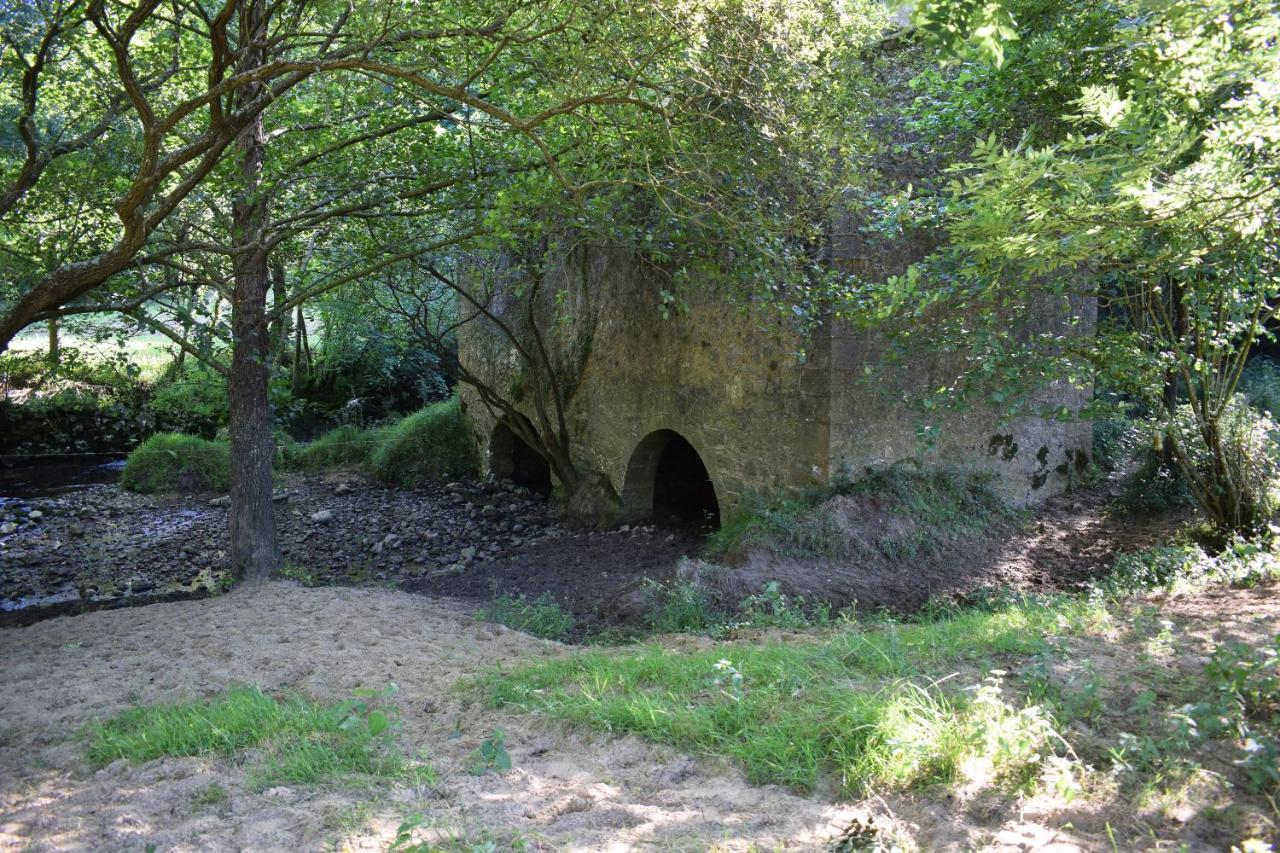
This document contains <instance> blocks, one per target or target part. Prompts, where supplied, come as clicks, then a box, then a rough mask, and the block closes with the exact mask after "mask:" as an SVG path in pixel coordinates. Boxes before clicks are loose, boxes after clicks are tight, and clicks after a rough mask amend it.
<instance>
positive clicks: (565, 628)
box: [478, 592, 577, 641]
mask: <svg viewBox="0 0 1280 853" xmlns="http://www.w3.org/2000/svg"><path fill="white" fill-rule="evenodd" d="M478 615H479V616H480V618H481V619H484V620H485V621H486V622H496V623H498V624H500V625H506V626H507V627H508V628H514V629H515V630H517V631H523V632H524V633H526V634H532V635H533V636H535V637H540V638H541V639H544V640H558V641H563V640H565V639H567V638H568V637H569V635H570V634H571V633H572V632H573V628H574V625H575V624H577V620H576V619H574V617H573V614H572V613H569V612H568V611H566V610H565V609H564V608H563V607H561V606H560V605H559V604H557V603H556V601H555V599H553V598H552V597H551V595H550V594H549V593H545V592H544V593H542V595H539V596H538V597H537V598H535V599H529V598H526V597H525V595H524V594H523V593H516V594H514V595H510V594H503V595H495V597H494V598H493V599H491V600H490V601H488V602H486V603H485V604H484V605H483V606H482V607H481V608H480V610H479V611H478Z"/></svg>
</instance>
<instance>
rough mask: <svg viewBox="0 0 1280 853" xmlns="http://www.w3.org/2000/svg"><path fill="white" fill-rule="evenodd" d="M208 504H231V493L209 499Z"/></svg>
mask: <svg viewBox="0 0 1280 853" xmlns="http://www.w3.org/2000/svg"><path fill="white" fill-rule="evenodd" d="M209 506H231V495H223V496H222V497H220V498H214V499H213V500H211V501H209Z"/></svg>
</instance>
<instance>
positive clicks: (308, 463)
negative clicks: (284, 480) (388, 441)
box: [285, 424, 385, 471]
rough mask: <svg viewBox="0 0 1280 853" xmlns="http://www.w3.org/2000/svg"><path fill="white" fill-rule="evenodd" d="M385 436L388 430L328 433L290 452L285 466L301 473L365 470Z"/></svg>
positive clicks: (348, 429) (350, 428)
mask: <svg viewBox="0 0 1280 853" xmlns="http://www.w3.org/2000/svg"><path fill="white" fill-rule="evenodd" d="M384 434H385V428H382V427H368V428H364V427H358V426H355V425H354V424H346V425H344V426H340V427H337V428H335V429H331V430H329V431H328V432H326V433H325V434H324V435H322V436H320V437H319V438H317V439H316V440H315V441H312V442H310V443H309V444H303V445H298V446H296V447H292V448H290V449H289V450H288V452H287V453H286V455H285V464H287V465H288V466H289V467H292V468H296V469H298V470H300V471H320V470H324V469H327V468H343V467H360V466H365V465H368V464H369V459H370V457H371V456H372V455H373V450H374V448H375V447H376V446H377V444H378V442H379V441H381V440H382V438H383V436H384Z"/></svg>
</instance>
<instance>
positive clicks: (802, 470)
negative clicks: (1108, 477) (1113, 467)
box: [459, 250, 1092, 523]
mask: <svg viewBox="0 0 1280 853" xmlns="http://www.w3.org/2000/svg"><path fill="white" fill-rule="evenodd" d="M660 287H661V285H660V284H659V283H658V282H657V281H656V279H655V278H654V277H653V276H652V275H650V274H647V273H646V272H645V271H644V270H643V269H642V268H641V267H640V266H639V265H637V264H636V263H635V262H633V261H632V260H631V259H630V258H629V257H628V256H627V255H625V254H622V253H620V252H617V251H608V250H580V251H578V252H576V253H575V255H574V257H573V258H572V260H571V261H570V262H569V263H567V264H566V265H565V268H564V269H563V270H561V271H559V273H558V274H557V281H556V282H555V283H554V289H555V290H556V291H558V292H559V298H558V299H557V300H556V301H555V305H556V309H555V310H556V311H557V312H559V313H560V314H561V315H562V320H561V321H559V322H553V321H551V320H548V322H547V326H548V330H549V332H548V334H549V339H550V340H551V346H552V348H554V349H555V350H556V351H557V353H558V356H559V357H561V361H560V364H561V369H562V371H564V372H565V373H566V374H572V375H571V377H570V379H569V380H568V381H567V382H566V383H565V384H566V386H567V387H568V392H567V394H566V398H567V404H566V405H565V407H564V408H565V414H566V420H567V423H568V425H569V433H570V435H571V437H572V447H573V457H574V460H575V463H576V465H577V466H578V467H580V468H582V469H584V470H589V471H592V472H596V473H598V474H600V475H603V477H604V479H605V480H607V482H608V484H609V485H610V486H611V487H612V490H613V492H614V495H613V496H610V497H609V499H608V500H609V501H613V503H614V505H613V506H611V507H601V510H602V512H603V514H604V515H605V517H606V518H614V519H617V520H619V521H631V520H637V519H642V518H646V517H650V516H653V515H654V514H659V515H662V514H670V515H677V516H683V517H686V518H694V517H699V516H701V517H706V518H709V519H710V520H711V521H712V522H713V523H718V522H720V521H724V520H727V519H729V518H731V517H732V516H733V515H734V514H735V513H737V512H739V511H740V510H741V509H742V507H743V506H744V503H745V502H746V501H747V500H748V498H749V497H750V496H751V495H752V494H755V495H760V496H764V497H768V496H773V495H777V494H779V493H786V492H796V491H800V490H804V489H809V488H813V487H817V486H822V485H825V484H827V483H829V482H830V481H831V480H832V478H833V477H837V476H848V475H850V474H852V475H853V476H857V475H858V474H859V473H861V472H862V471H864V470H865V469H867V468H880V467H885V466H889V465H892V464H894V463H901V462H909V463H914V464H919V465H920V466H922V467H926V468H927V467H930V466H940V465H947V466H953V467H958V468H963V469H970V470H983V471H990V472H991V473H992V474H993V475H994V482H995V484H996V486H997V488H998V489H999V490H1000V491H1001V492H1002V493H1003V494H1004V495H1005V496H1006V497H1007V498H1008V499H1010V500H1011V501H1012V502H1014V503H1017V504H1027V503H1032V502H1035V501H1037V500H1039V499H1041V498H1043V497H1045V496H1048V495H1052V494H1054V493H1057V492H1059V491H1061V490H1062V489H1063V488H1064V487H1065V486H1066V485H1067V483H1068V481H1069V479H1070V478H1071V477H1072V476H1075V475H1077V474H1078V472H1079V471H1081V470H1083V468H1084V467H1085V466H1086V465H1087V463H1088V458H1089V457H1088V453H1089V452H1090V449H1091V442H1092V432H1091V428H1090V426H1089V425H1088V424H1087V423H1079V422H1062V421H1048V420H1041V419H1022V420H1017V421H1013V422H1010V423H1001V422H1000V421H999V419H998V418H997V417H995V415H994V414H993V413H991V412H987V411H975V412H970V413H968V414H951V415H945V414H944V415H943V416H942V418H941V420H940V422H939V426H940V427H941V429H940V431H939V433H938V435H937V438H936V441H935V442H933V443H932V444H931V446H929V447H925V446H924V445H923V444H922V442H921V440H920V438H919V436H918V432H917V422H918V417H919V415H918V408H917V407H915V406H913V403H912V397H913V393H914V391H915V390H916V389H918V388H922V387H928V386H930V385H936V383H937V382H938V381H940V379H941V378H942V377H944V376H946V375H947V371H945V370H943V369H942V368H943V367H945V365H942V364H940V363H939V362H938V361H937V357H936V356H935V355H934V354H932V353H922V354H921V355H920V357H919V358H913V359H910V360H908V362H906V363H904V364H902V365H901V366H900V367H898V368H895V369H894V370H893V371H891V372H890V373H889V374H883V373H880V372H878V371H872V372H871V374H870V375H871V377H872V378H871V379H870V380H869V379H868V371H867V370H866V369H865V368H866V367H867V366H868V365H874V364H878V363H879V362H880V356H881V349H880V346H881V345H880V344H879V343H878V342H877V341H876V340H875V335H873V334H868V333H865V332H858V331H854V330H851V329H849V328H846V327H845V326H843V325H841V324H839V323H827V324H824V325H822V326H821V327H820V328H819V329H818V330H817V331H814V332H811V333H809V334H802V333H801V332H799V331H797V330H796V329H794V328H791V327H790V325H789V323H788V322H787V321H786V320H785V319H784V317H785V313H784V312H779V311H777V310H774V309H773V308H771V307H770V306H761V305H742V304H736V303H734V302H731V301H729V300H725V299H722V298H719V297H717V296H716V295H715V294H713V293H709V292H703V293H700V294H694V295H693V296H691V299H693V300H694V301H692V302H691V303H690V304H688V306H687V310H684V311H679V312H669V316H667V317H665V318H664V316H663V315H662V313H661V312H660V311H659V306H660V305H661V304H662V298H661V294H660ZM494 304H495V311H498V312H502V311H504V310H505V311H507V312H510V311H511V308H512V306H513V305H515V304H516V302H515V301H510V302H508V303H506V304H505V305H504V303H503V301H502V298H501V295H500V294H499V298H498V299H497V300H496V301H495V303H494ZM544 313H545V312H544ZM1037 322H1038V324H1043V323H1054V322H1060V318H1056V317H1055V316H1054V315H1053V314H1052V313H1047V314H1045V315H1044V316H1042V317H1039V318H1037ZM566 326H567V327H568V329H569V331H568V332H566V331H565V330H564V329H565V327H566ZM459 350H460V359H461V361H462V363H463V364H464V365H465V366H466V367H467V368H468V369H470V370H472V371H474V372H475V373H476V374H477V375H480V376H483V377H485V379H486V381H487V382H490V383H492V385H493V387H495V388H497V389H499V390H501V391H503V392H504V393H506V394H510V395H511V396H512V397H513V398H515V399H519V398H520V394H521V390H520V387H519V386H520V385H521V382H522V379H521V378H520V375H519V374H520V370H519V364H518V362H519V359H518V357H517V356H516V355H515V353H514V352H512V347H511V346H510V343H509V341H508V340H506V339H504V338H502V336H500V335H494V334H489V333H487V332H486V330H485V327H484V324H483V323H479V322H477V323H472V324H469V325H467V326H464V328H463V333H462V334H461V335H460V346H459ZM890 377H892V378H890ZM1060 394H1061V398H1062V399H1061V401H1060V402H1062V403H1065V404H1067V405H1068V406H1071V407H1075V406H1078V405H1079V404H1080V402H1081V401H1082V399H1081V395H1080V393H1079V392H1078V391H1071V390H1070V389H1062V390H1061V392H1060ZM462 400H463V405H464V407H465V411H466V414H467V417H468V418H469V419H470V421H471V422H472V424H473V425H474V428H475V432H476V436H477V440H478V441H479V443H480V450H481V454H480V456H481V459H482V460H484V465H485V466H486V468H487V470H488V471H489V472H491V473H493V474H495V475H497V476H499V477H503V478H512V479H516V480H517V481H519V482H521V483H524V484H525V485H528V486H531V487H533V488H535V489H538V490H540V491H544V492H547V491H549V490H550V488H551V485H552V483H551V478H550V475H549V473H548V470H547V466H546V463H545V462H543V461H542V459H541V457H539V456H538V455H537V454H536V453H534V452H533V451H532V450H531V449H530V448H529V447H528V446H526V445H525V444H524V442H523V441H521V440H520V439H519V438H518V437H517V436H516V435H514V434H513V433H512V431H511V430H510V429H509V428H508V425H507V424H504V423H503V422H501V420H500V419H498V418H495V417H494V414H493V413H492V412H491V411H489V410H488V408H487V407H486V406H484V405H483V404H482V402H481V401H480V399H479V397H478V396H477V394H476V393H475V391H474V390H473V389H469V388H467V387H466V386H463V388H462ZM1054 402H1055V403H1057V402H1059V401H1058V400H1055V401H1054ZM522 405H525V403H522ZM526 412H527V413H528V414H532V411H529V410H528V409H526Z"/></svg>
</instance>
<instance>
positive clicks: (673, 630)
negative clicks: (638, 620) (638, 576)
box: [644, 580, 724, 634]
mask: <svg viewBox="0 0 1280 853" xmlns="http://www.w3.org/2000/svg"><path fill="white" fill-rule="evenodd" d="M644 596H645V603H646V610H645V622H646V623H647V624H648V626H649V628H650V629H651V630H653V631H656V632H657V633H659V634H679V633H685V632H693V633H698V632H704V631H712V630H715V629H718V628H720V627H722V626H723V624H724V617H723V616H722V615H720V614H717V613H715V612H714V611H713V610H712V608H711V603H710V602H709V601H708V600H707V595H706V593H705V592H703V591H702V589H701V588H700V587H698V586H696V585H695V584H692V583H687V582H686V583H671V584H663V583H659V582H657V581H653V580H650V581H647V582H646V585H645V587H644Z"/></svg>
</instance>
